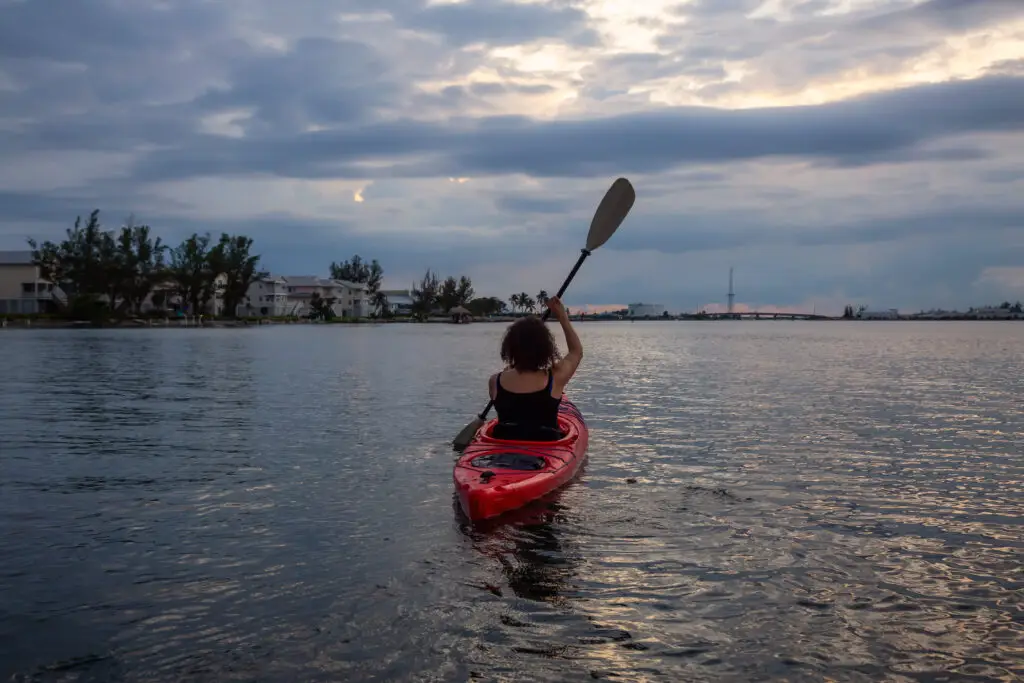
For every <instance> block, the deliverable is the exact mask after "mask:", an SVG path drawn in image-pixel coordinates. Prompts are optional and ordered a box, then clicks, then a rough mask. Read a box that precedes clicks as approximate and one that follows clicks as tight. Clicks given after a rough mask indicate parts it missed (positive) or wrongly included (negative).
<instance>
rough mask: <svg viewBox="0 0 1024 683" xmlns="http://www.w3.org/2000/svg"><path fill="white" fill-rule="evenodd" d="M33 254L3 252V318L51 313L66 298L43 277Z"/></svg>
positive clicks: (0, 285)
mask: <svg viewBox="0 0 1024 683" xmlns="http://www.w3.org/2000/svg"><path fill="white" fill-rule="evenodd" d="M41 275H42V274H41V273H40V272H39V268H38V267H37V266H36V265H34V264H33V263H32V252H31V251H0V316H2V315H3V314H4V313H25V314H31V313H48V312H51V311H53V310H55V309H56V308H57V307H58V306H62V305H64V304H66V303H67V297H66V296H65V294H64V292H63V291H61V289H60V287H56V286H54V285H52V284H50V283H49V282H47V281H45V280H43V279H42V277H41Z"/></svg>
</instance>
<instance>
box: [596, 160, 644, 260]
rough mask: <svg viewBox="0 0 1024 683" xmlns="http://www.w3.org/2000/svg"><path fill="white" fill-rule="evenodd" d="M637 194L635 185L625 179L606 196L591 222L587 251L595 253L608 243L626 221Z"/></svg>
mask: <svg viewBox="0 0 1024 683" xmlns="http://www.w3.org/2000/svg"><path fill="white" fill-rule="evenodd" d="M634 201H636V192H635V191H634V190H633V185H632V184H630V182H629V181H628V180H626V179H625V178H619V179H618V180H616V181H615V182H614V183H612V186H611V187H609V188H608V191H607V192H605V194H604V199H602V200H601V203H600V204H599V205H598V207H597V211H596V212H595V213H594V220H592V221H590V232H589V233H588V234H587V251H593V250H594V249H597V248H598V247H599V246H601V245H602V244H604V243H605V242H607V241H608V238H609V237H611V236H612V235H614V234H615V231H616V230H618V229H619V226H620V225H622V221H624V220H626V214H628V213H629V210H630V209H632V208H633V202H634Z"/></svg>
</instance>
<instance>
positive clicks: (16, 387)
mask: <svg viewBox="0 0 1024 683" xmlns="http://www.w3.org/2000/svg"><path fill="white" fill-rule="evenodd" d="M579 330H580V334H581V336H582V338H583V341H584V344H585V346H586V358H585V359H584V363H583V366H582V367H581V370H580V372H579V373H578V375H577V377H576V379H575V380H574V382H573V384H572V386H571V388H570V395H571V396H572V398H573V399H574V401H575V402H576V403H577V405H578V406H579V407H580V409H581V410H582V411H583V412H584V414H585V415H586V416H587V418H588V421H589V425H590V428H591V442H590V443H591V445H590V460H589V463H588V464H587V466H586V469H585V471H584V472H583V473H582V475H581V476H580V478H579V479H578V480H577V481H576V482H574V483H573V484H571V485H570V486H569V487H567V488H566V489H564V490H563V491H561V492H559V493H558V494H556V495H554V496H552V497H551V498H550V500H547V501H544V502H543V504H540V505H537V506H534V507H533V508H531V509H530V510H528V511H526V512H524V513H522V514H519V515H513V516H512V517H511V518H509V519H507V520H505V521H503V522H501V523H498V524H490V525H487V526H484V527H481V528H472V527H470V526H468V525H467V524H465V523H464V520H463V519H462V518H461V517H460V515H459V514H458V512H457V506H456V505H454V503H453V497H452V491H453V489H452V484H451V465H452V460H453V458H452V455H451V451H450V449H449V441H450V439H451V438H452V436H453V435H454V434H455V433H456V432H457V431H458V430H459V428H461V426H462V425H463V424H465V422H467V421H468V420H469V419H470V418H472V416H473V413H474V412H476V411H478V410H479V409H480V408H481V407H483V404H484V403H486V393H485V392H486V376H487V374H488V373H489V372H491V371H493V370H494V369H495V359H496V357H497V347H498V343H499V340H500V335H501V333H502V331H503V326H500V325H484V324H478V325H469V326H451V325H390V326H340V325H338V326H289V327H284V326H282V327H263V328H258V329H257V328H251V329H239V330H143V329H140V330H120V331H103V330H99V331H68V330H52V331H45V330H40V331H23V330H3V331H0V357H2V358H3V359H4V367H3V369H2V370H0V680H15V681H28V680H32V681H234V680H239V681H256V680H258V681H385V680H386V681H404V680H408V681H453V680H468V679H471V678H478V679H480V680H509V681H546V680H550V681H572V680H594V679H595V678H609V679H612V680H616V681H647V680H651V681H654V680H658V681H660V680H665V681H683V680H685V681H757V680H788V681H823V680H837V681H880V680H891V681H956V680H964V681H968V680H969V681H1009V680H1018V679H1019V678H1015V676H1016V677H1020V676H1022V675H1024V666H1022V660H1024V618H1022V614H1024V599H1022V594H1024V560H1022V558H1024V522H1022V520H1024V517H1022V514H1024V410H1022V405H1024V325H1016V324H1004V323H991V324H987V323H782V322H750V323H732V322H729V323H608V324H596V323H595V324H584V325H580V326H579Z"/></svg>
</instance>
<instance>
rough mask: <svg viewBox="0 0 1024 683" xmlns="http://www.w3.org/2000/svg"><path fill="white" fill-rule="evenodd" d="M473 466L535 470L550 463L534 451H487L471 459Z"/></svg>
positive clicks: (524, 470)
mask: <svg viewBox="0 0 1024 683" xmlns="http://www.w3.org/2000/svg"><path fill="white" fill-rule="evenodd" d="M469 465H470V466H472V467H479V468H481V469H488V470H517V471H519V472H534V471H536V470H542V469H544V468H545V467H547V465H548V461H547V460H545V459H544V458H543V457H541V456H539V455H533V454H532V453H520V452H516V451H499V452H497V453H487V454H486V455H481V456H478V457H476V458H473V459H472V460H470V461H469Z"/></svg>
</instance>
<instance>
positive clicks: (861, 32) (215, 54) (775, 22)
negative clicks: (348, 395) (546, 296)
mask: <svg viewBox="0 0 1024 683" xmlns="http://www.w3.org/2000/svg"><path fill="white" fill-rule="evenodd" d="M1022 46H1024V3H1021V2H1019V0H972V1H971V2H967V1H966V0H926V1H924V2H921V1H919V0H914V1H911V0H889V1H885V0H806V1H799V0H776V1H774V2H761V1H753V0H749V1H748V0H728V1H726V0H715V1H713V2H712V1H709V0H689V1H688V2H687V1H684V0H635V2H634V3H617V2H610V1H609V0H547V1H545V0H508V1H506V2H499V1H497V0H463V1H461V2H451V1H449V0H443V1H440V2H439V1H436V0H431V1H430V2H427V1H426V0H372V1H371V0H309V1H308V2H304V3H300V4H297V5H287V4H284V3H273V2H270V1H269V0H250V1H249V2H246V3H242V4H233V3H209V2H205V1H202V0H180V1H178V2H174V3H167V2H161V1H158V0H137V1H135V2H131V3H125V2H121V1H120V0H80V1H79V2H75V3H72V4H71V5H68V6H65V3H61V4H59V5H58V4H57V2H56V1H55V0H32V1H31V2H28V1H23V0H6V1H2V0H0V152H2V153H3V155H4V159H5V164H4V167H3V168H2V169H0V201H2V203H3V204H2V205H3V206H4V209H5V212H4V216H3V217H2V218H0V248H8V247H10V248H19V247H21V246H22V245H23V244H24V237H25V236H26V235H27V234H32V235H33V236H36V237H40V238H44V239H45V238H46V237H55V236H59V235H60V234H61V233H62V231H63V229H64V228H66V227H68V226H69V225H70V224H71V223H72V222H73V220H74V217H75V215H79V214H83V215H84V214H87V213H88V212H89V211H90V210H91V209H92V208H96V207H98V208H100V209H101V210H102V211H103V214H102V215H103V217H104V221H105V222H106V223H107V224H109V225H116V224H117V223H119V222H120V221H121V220H123V219H124V218H125V217H126V216H127V215H128V214H129V213H133V214H134V215H135V217H136V219H137V220H140V221H143V222H147V223H149V224H151V225H152V226H153V227H154V229H156V230H158V231H159V232H160V233H161V234H162V235H164V236H165V238H166V239H168V240H169V241H172V242H173V241H175V240H178V239H181V238H182V237H184V236H186V235H188V234H189V233H190V232H192V231H194V230H195V231H200V232H202V231H206V230H211V231H214V232H217V231H220V230H226V231H229V232H244V233H246V234H249V235H251V236H253V237H254V238H255V239H256V244H257V248H258V249H259V250H260V253H261V254H263V256H264V259H265V261H266V263H267V264H268V266H269V267H271V268H272V269H276V270H281V271H288V272H304V271H305V272H321V273H322V272H324V271H325V270H326V265H327V263H329V262H330V261H331V260H338V259H341V258H347V257H349V256H351V254H352V253H356V252H358V253H361V254H363V255H364V256H365V257H367V258H379V259H380V260H381V261H382V263H383V264H384V267H385V270H386V279H387V280H388V282H389V283H393V284H394V285H395V286H403V285H407V284H409V283H410V282H411V281H412V280H413V279H415V278H417V277H419V276H420V275H421V274H422V272H423V270H424V269H425V268H427V267H432V268H435V269H437V270H439V271H441V272H443V273H460V272H465V273H468V274H471V275H473V277H474V278H475V279H476V281H477V285H476V289H477V291H478V292H480V293H481V294H490V293H494V294H497V295H502V296H507V293H508V292H511V291H517V290H521V289H523V288H524V287H526V284H523V283H544V286H545V287H546V288H548V289H553V288H555V287H557V285H558V283H559V282H561V279H562V278H563V277H564V274H565V272H566V271H567V269H568V268H569V267H570V266H571V265H572V261H573V259H574V258H575V252H576V250H577V249H578V248H579V246H580V242H581V241H582V239H583V236H584V235H585V232H586V226H587V225H588V224H589V221H590V218H591V216H592V215H593V211H594V208H595V206H596V204H597V202H598V201H599V200H600V198H601V195H602V194H603V192H604V190H605V189H606V187H607V185H608V183H610V182H611V180H613V179H614V178H615V177H617V176H620V175H627V176H629V177H630V179H631V180H632V181H633V183H634V186H635V187H636V189H637V203H636V205H635V207H634V210H633V213H632V214H631V215H630V217H629V218H628V219H627V221H626V223H625V224H624V226H623V228H622V229H621V230H620V231H619V233H618V234H616V235H615V237H614V238H613V239H612V240H611V241H610V242H609V243H608V244H607V245H605V246H604V247H602V249H601V250H600V252H599V253H597V254H595V256H594V261H595V264H594V265H588V267H587V268H586V269H584V270H583V271H581V273H580V275H579V276H578V278H577V280H576V281H574V284H573V288H572V290H570V292H569V294H568V297H567V299H568V300H569V301H570V302H572V301H573V297H579V299H578V300H577V303H593V304H600V303H602V302H609V301H610V302H615V303H621V302H624V301H628V300H635V299H644V300H652V301H661V302H662V303H665V304H667V305H669V306H670V307H676V308H683V307H686V308H692V307H694V306H695V305H696V304H697V303H709V302H714V301H720V300H724V298H723V296H722V290H723V288H724V285H723V284H722V283H723V279H724V276H723V273H727V271H728V268H729V266H730V265H732V266H735V267H736V269H737V271H736V272H737V278H738V279H737V286H738V288H739V286H740V283H742V287H743V289H742V292H743V296H742V297H741V298H742V299H743V301H744V303H747V304H751V305H753V304H758V303H759V304H763V305H766V306H767V305H778V306H800V305H803V304H804V303H806V302H809V301H817V302H820V303H821V305H833V304H836V305H838V306H839V309H841V307H842V304H843V303H846V302H848V301H849V302H861V303H872V305H878V306H882V305H900V306H910V307H915V306H928V305H972V304H977V303H984V302H983V301H979V299H980V298H983V297H990V298H1000V299H1002V298H1006V297H1008V296H1011V294H1010V293H1006V294H1000V291H1001V290H1000V288H1001V287H1002V288H1005V289H1007V292H1009V291H1010V290H1012V289H1013V287H1015V286H1016V285H1015V284H1014V283H1016V282H1017V280H1015V279H1014V277H1011V276H1010V275H1007V273H1011V274H1012V273H1013V272H1015V271H1012V270H1006V269H1012V268H1014V267H1019V263H1020V262H1021V259H1024V254H1022V253H1021V249H1022V246H1021V243H1020V239H1019V238H1015V237H1013V235H1014V231H1015V230H1017V231H1019V230H1020V228H1021V227H1024V204H1022V201H1024V200H1022V199H1021V198H1022V197H1024V175H1022V174H1021V166H1020V162H1019V159H1020V158H1022V157H1021V155H1022V154H1024V135H1022V126H1024V124H1022V122H1024V71H1022V69H1021V65H1022V64H1024V47H1022ZM450 178H455V179H459V182H451V181H450V180H449V179H450ZM1017 234H1019V232H1018V233H1017ZM1014 259H1017V261H1016V262H1015V261H1014ZM530 287H531V288H532V287H534V285H530ZM744 297H745V298H744Z"/></svg>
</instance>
